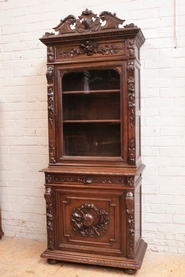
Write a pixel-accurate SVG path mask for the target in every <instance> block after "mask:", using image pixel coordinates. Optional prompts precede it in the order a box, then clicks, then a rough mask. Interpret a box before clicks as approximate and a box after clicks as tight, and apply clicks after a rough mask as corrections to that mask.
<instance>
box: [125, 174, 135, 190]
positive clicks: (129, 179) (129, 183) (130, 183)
mask: <svg viewBox="0 0 185 277" xmlns="http://www.w3.org/2000/svg"><path fill="white" fill-rule="evenodd" d="M126 185H127V186H128V187H130V188H133V187H134V177H133V176H132V177H127V178H126Z"/></svg>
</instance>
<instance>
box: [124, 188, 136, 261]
mask: <svg viewBox="0 0 185 277" xmlns="http://www.w3.org/2000/svg"><path fill="white" fill-rule="evenodd" d="M125 200H126V209H127V210H126V211H127V222H128V233H127V235H128V238H127V257H128V258H134V240H135V226H134V225H135V223H134V194H133V192H131V191H128V192H127V193H126V199H125Z"/></svg>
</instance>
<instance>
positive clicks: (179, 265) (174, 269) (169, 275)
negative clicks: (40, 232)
mask: <svg viewBox="0 0 185 277" xmlns="http://www.w3.org/2000/svg"><path fill="white" fill-rule="evenodd" d="M45 249H46V243H45V242H37V241H32V240H23V239H15V238H7V237H3V238H2V240H0V277H39V276H40V277H59V276H60V277H100V276H101V277H117V276H123V277H124V276H128V275H127V274H125V273H123V271H122V270H121V269H114V268H106V267H97V266H89V265H79V264H72V263H58V264H56V265H49V264H48V263H47V262H46V260H45V259H42V258H40V254H41V253H42V252H43V251H44V250H45ZM132 276H135V277H163V276H166V277H185V257H183V256H169V255H163V254H159V253H152V252H149V251H148V252H147V253H146V256H145V259H144V261H143V265H142V268H141V269H140V270H138V271H137V273H136V274H135V275H132Z"/></svg>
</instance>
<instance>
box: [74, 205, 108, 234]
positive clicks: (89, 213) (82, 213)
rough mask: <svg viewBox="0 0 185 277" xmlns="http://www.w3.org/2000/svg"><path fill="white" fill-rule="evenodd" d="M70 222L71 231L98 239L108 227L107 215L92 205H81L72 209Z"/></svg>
mask: <svg viewBox="0 0 185 277" xmlns="http://www.w3.org/2000/svg"><path fill="white" fill-rule="evenodd" d="M71 222H72V227H73V231H74V232H77V233H78V234H80V235H81V236H84V237H99V236H100V235H101V234H102V233H105V231H106V229H107V227H108V223H109V213H108V212H107V211H105V210H103V209H98V208H97V207H96V206H95V205H94V204H83V205H82V206H81V207H76V208H74V209H73V212H72V214H71Z"/></svg>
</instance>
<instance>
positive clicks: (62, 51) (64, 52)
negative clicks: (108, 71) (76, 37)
mask: <svg viewBox="0 0 185 277" xmlns="http://www.w3.org/2000/svg"><path fill="white" fill-rule="evenodd" d="M123 55H125V41H124V40H123V41H121V42H113V43H110V42H106V41H105V42H103V43H102V42H101V43H98V42H96V41H95V40H93V39H92V40H85V41H83V42H81V43H79V44H74V45H71V46H70V47H69V46H68V45H63V46H57V47H56V61H63V62H66V61H74V60H75V61H78V60H79V59H83V60H89V57H90V56H93V57H94V58H98V59H105V56H106V58H109V57H110V59H111V58H112V57H113V56H123Z"/></svg>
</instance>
